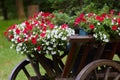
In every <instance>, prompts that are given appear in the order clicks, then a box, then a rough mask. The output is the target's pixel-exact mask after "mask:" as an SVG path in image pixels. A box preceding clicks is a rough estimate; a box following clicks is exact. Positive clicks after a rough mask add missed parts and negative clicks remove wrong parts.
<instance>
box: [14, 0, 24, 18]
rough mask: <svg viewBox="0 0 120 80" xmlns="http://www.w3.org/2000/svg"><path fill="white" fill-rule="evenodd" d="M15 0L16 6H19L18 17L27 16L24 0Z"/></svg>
mask: <svg viewBox="0 0 120 80" xmlns="http://www.w3.org/2000/svg"><path fill="white" fill-rule="evenodd" d="M15 1H16V6H17V14H18V19H23V18H25V12H24V6H23V0H15Z"/></svg>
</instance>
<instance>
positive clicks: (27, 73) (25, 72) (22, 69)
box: [22, 67, 30, 78]
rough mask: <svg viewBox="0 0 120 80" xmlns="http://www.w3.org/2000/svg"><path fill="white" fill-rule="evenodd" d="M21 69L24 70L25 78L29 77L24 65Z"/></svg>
mask: <svg viewBox="0 0 120 80" xmlns="http://www.w3.org/2000/svg"><path fill="white" fill-rule="evenodd" d="M22 70H23V71H24V73H25V75H26V76H27V78H29V77H30V74H29V73H28V71H27V69H26V68H25V67H23V69H22Z"/></svg>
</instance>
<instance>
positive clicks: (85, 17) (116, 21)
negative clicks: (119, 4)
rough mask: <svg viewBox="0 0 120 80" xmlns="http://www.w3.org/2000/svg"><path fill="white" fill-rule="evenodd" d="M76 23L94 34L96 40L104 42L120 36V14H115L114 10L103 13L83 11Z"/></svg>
mask: <svg viewBox="0 0 120 80" xmlns="http://www.w3.org/2000/svg"><path fill="white" fill-rule="evenodd" d="M74 24H75V25H79V26H80V27H81V28H83V29H84V30H85V31H86V32H88V33H90V34H92V35H93V36H94V37H95V39H96V40H99V41H102V42H109V41H110V40H111V39H114V38H118V37H120V14H118V15H115V14H114V11H113V10H112V11H111V12H110V13H103V14H101V15H97V14H95V13H87V14H83V13H81V14H80V15H79V17H77V18H76V19H75V22H74Z"/></svg>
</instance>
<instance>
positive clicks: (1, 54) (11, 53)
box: [0, 20, 25, 80]
mask: <svg viewBox="0 0 120 80" xmlns="http://www.w3.org/2000/svg"><path fill="white" fill-rule="evenodd" d="M19 22H20V21H18V20H9V21H0V80H8V78H9V75H10V73H11V71H12V69H13V68H14V67H15V66H16V65H17V63H18V62H20V61H21V60H23V59H24V58H25V56H21V55H19V54H16V51H15V50H13V49H10V44H11V43H10V42H9V41H8V40H7V39H6V38H5V36H4V34H3V33H4V31H5V30H6V28H7V27H9V26H10V25H12V24H14V23H19Z"/></svg>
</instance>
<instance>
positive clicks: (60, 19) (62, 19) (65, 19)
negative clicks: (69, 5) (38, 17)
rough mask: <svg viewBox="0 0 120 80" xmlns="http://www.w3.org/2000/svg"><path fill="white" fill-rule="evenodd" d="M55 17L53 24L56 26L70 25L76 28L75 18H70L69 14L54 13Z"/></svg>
mask: <svg viewBox="0 0 120 80" xmlns="http://www.w3.org/2000/svg"><path fill="white" fill-rule="evenodd" d="M53 14H54V15H55V18H53V19H52V22H53V23H54V24H58V25H61V24H63V23H66V24H68V25H69V26H70V27H73V26H74V20H75V18H76V17H75V16H70V15H68V14H67V13H62V12H53Z"/></svg>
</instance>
